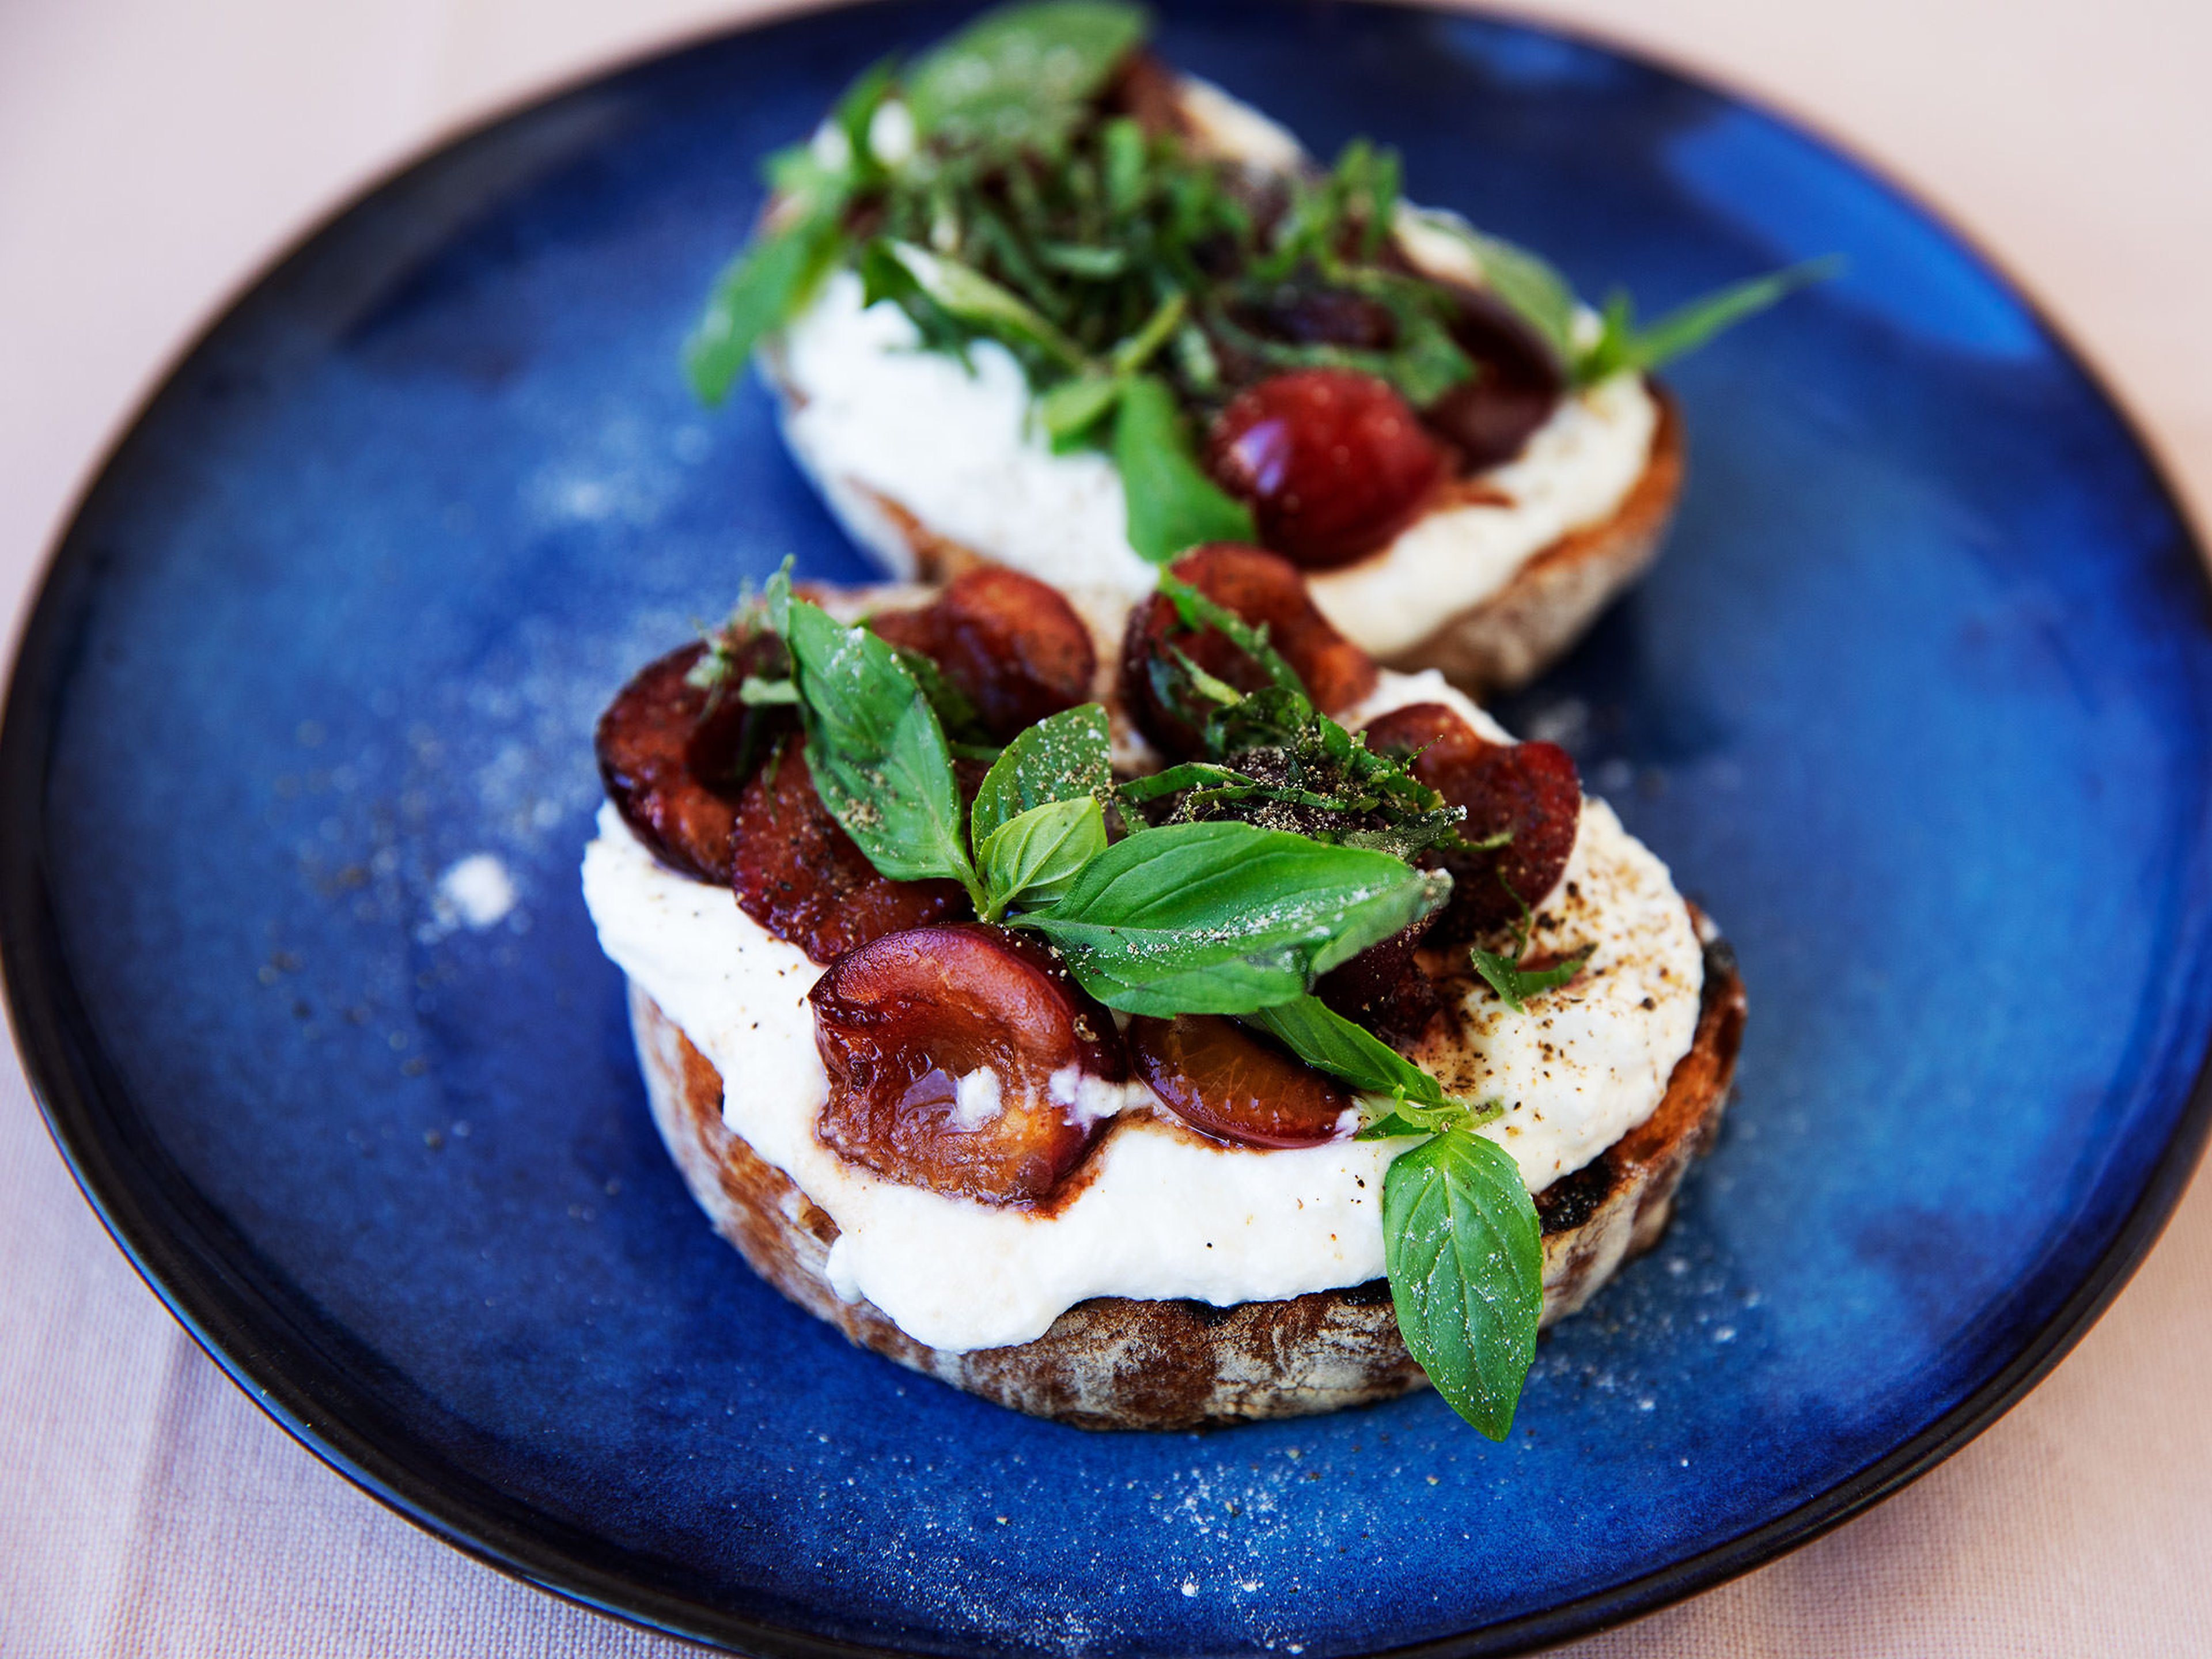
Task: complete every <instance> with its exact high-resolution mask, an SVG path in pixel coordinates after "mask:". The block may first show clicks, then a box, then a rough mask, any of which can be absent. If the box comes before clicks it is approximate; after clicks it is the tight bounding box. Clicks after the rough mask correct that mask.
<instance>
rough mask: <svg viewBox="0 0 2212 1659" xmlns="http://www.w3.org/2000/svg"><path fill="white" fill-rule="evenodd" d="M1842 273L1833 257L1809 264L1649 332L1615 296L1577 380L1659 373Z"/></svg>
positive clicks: (1697, 303) (1733, 288)
mask: <svg viewBox="0 0 2212 1659" xmlns="http://www.w3.org/2000/svg"><path fill="white" fill-rule="evenodd" d="M1842 269H1843V261H1842V259H1840V258H1837V257H1835V256H1830V257H1829V258H1824V259H1808V260H1807V261H1805V263H1803V264H1796V265H1791V266H1790V267H1788V268H1787V269H1786V270H1776V271H1770V272H1769V273H1768V274H1767V275H1765V276H1754V277H1752V278H1751V279H1750V280H1749V281H1747V282H1741V283H1731V284H1730V285H1729V287H1727V288H1724V289H1719V290H1718V291H1717V292H1715V293H1712V294H1708V295H1705V296H1704V297H1703V298H1702V299H1697V300H1692V301H1690V302H1689V304H1687V305H1686V306H1681V307H1677V308H1676V309H1675V310H1673V311H1670V312H1668V313H1667V314H1666V315H1665V316H1664V317H1662V318H1661V319H1659V320H1658V321H1657V322H1656V323H1653V324H1652V325H1650V327H1648V328H1638V327H1637V326H1636V323H1635V313H1634V312H1633V310H1632V308H1631V307H1630V305H1629V302H1628V301H1627V298H1626V296H1625V295H1616V296H1614V298H1613V300H1612V301H1610V302H1609V303H1608V304H1607V307H1606V314H1605V329H1604V331H1603V332H1602V333H1601V335H1600V336H1599V337H1598V340H1597V343H1595V345H1593V346H1592V347H1591V348H1590V349H1589V350H1588V351H1587V352H1585V353H1583V356H1582V359H1581V361H1580V362H1577V363H1576V365H1575V379H1576V380H1577V382H1578V383H1580V384H1582V385H1584V386H1587V385H1589V384H1591V383H1592V382H1594V381H1597V380H1604V379H1605V378H1607V376H1608V375H1612V374H1620V373H1622V372H1624V371H1628V370H1634V371H1636V372H1638V373H1641V372H1643V371H1644V370H1648V369H1654V368H1660V367H1661V366H1662V365H1663V364H1666V363H1668V362H1673V361H1674V359H1675V358H1677V357H1680V356H1684V355H1685V354H1686V353H1688V352H1692V351H1694V350H1696V349H1698V348H1699V346H1701V345H1703V344H1705V342H1706V341H1708V340H1710V339H1711V338H1712V337H1713V336H1715V335H1716V334H1718V333H1719V332H1720V331H1722V330H1723V329H1724V328H1729V327H1731V326H1733V325H1735V324H1737V323H1740V322H1741V321H1743V320H1744V319H1746V318H1747V317H1755V316H1757V315H1758V314H1759V313H1760V312H1762V311H1765V309H1766V308H1767V307H1770V306H1771V305H1773V304H1775V303H1776V302H1777V301H1781V300H1784V299H1786V298H1787V297H1788V296H1789V295H1792V294H1795V293H1796V291H1797V290H1798V289H1801V288H1806V287H1808V286H1810V285H1811V284H1813V283H1820V282H1826V280H1827V279H1828V278H1829V277H1831V276H1835V275H1836V274H1837V273H1838V271H1840V270H1842Z"/></svg>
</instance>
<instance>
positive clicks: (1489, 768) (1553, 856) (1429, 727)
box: [1367, 702, 1583, 945]
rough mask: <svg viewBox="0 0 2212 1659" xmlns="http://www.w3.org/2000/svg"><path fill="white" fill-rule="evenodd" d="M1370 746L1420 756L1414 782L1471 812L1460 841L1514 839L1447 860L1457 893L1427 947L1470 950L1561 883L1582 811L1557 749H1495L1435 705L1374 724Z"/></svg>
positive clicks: (1571, 768)
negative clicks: (1505, 834) (1503, 834)
mask: <svg viewBox="0 0 2212 1659" xmlns="http://www.w3.org/2000/svg"><path fill="white" fill-rule="evenodd" d="M1367 746H1368V747H1369V748H1370V749H1373V750H1377V751H1379V752H1389V751H1392V750H1396V751H1399V752H1406V751H1410V750H1419V751H1420V754H1419V758H1418V759H1416V760H1415V761H1414V762H1413V775H1414V776H1415V777H1417V778H1419V780H1420V781H1422V782H1423V783H1425V784H1427V785H1428V786H1429V787H1430V788H1431V789H1433V790H1435V791H1436V792H1437V793H1438V794H1440V795H1442V796H1443V798H1444V799H1445V800H1447V801H1449V803H1450V804H1451V805H1454V806H1463V807H1465V808H1466V809H1467V820H1466V822H1465V823H1462V824H1461V825H1460V831H1459V832H1460V836H1461V837H1462V839H1463V840H1467V841H1481V840H1483V839H1485V838H1486V837H1488V836H1493V835H1496V834H1498V832H1499V831H1501V830H1507V831H1510V832H1511V834H1512V840H1511V841H1510V842H1507V843H1506V844H1505V845H1504V846H1502V847H1498V848H1492V850H1490V851H1488V852H1484V853H1447V854H1443V855H1442V858H1441V862H1442V864H1443V867H1444V868H1445V869H1447V870H1449V871H1450V872H1451V873H1452V896H1451V902H1450V903H1449V904H1448V905H1447V906H1446V907H1445V908H1444V912H1443V915H1442V917H1440V918H1439V919H1438V921H1437V925H1436V927H1435V929H1434V931H1432V932H1431V934H1430V936H1429V937H1430V939H1431V942H1432V943H1439V944H1451V945H1457V944H1464V943H1465V942H1466V941H1468V939H1474V938H1475V937H1477V936H1479V935H1480V934H1483V933H1488V932H1490V931H1491V930H1492V929H1493V928H1497V927H1504V926H1505V925H1506V924H1507V923H1510V922H1511V921H1515V920H1516V919H1517V918H1518V917H1519V915H1520V914H1521V906H1520V903H1519V902H1516V895H1518V896H1519V899H1520V901H1522V902H1527V903H1528V904H1529V905H1531V906H1534V905H1536V904H1540V903H1541V902H1543V900H1544V899H1545V897H1546V896H1547V895H1548V894H1549V893H1550V892H1551V890H1552V889H1553V888H1554V887H1556V886H1558V885H1559V877H1560V875H1561V874H1562V873H1563V872H1565V869H1566V867H1567V855H1568V854H1570V853H1571V852H1573V851H1574V846H1575V831H1576V829H1577V826H1579V824H1580V823H1581V822H1582V811H1583V790H1582V782H1581V780H1580V779H1579V778H1578V777H1577V775H1576V773H1575V763H1574V759H1573V757H1571V756H1570V755H1569V754H1568V753H1567V751H1566V750H1564V749H1562V748H1560V747H1559V745H1558V744H1551V743H1492V742H1490V741H1489V740H1488V739H1486V738H1484V737H1482V736H1481V735H1480V733H1478V732H1476V731H1475V730H1474V727H1473V726H1469V725H1468V723H1467V721H1466V720H1462V719H1461V718H1460V716H1459V715H1458V714H1456V713H1455V711H1453V710H1452V709H1450V708H1446V707H1445V706H1444V705H1443V704H1442V703H1436V702H1417V703H1413V704H1411V705H1409V706H1408V707H1407V708H1397V709H1393V710H1392V711H1391V712H1390V713H1389V714H1384V715H1383V716H1381V717H1380V718H1379V719H1377V720H1373V721H1371V722H1370V723H1369V725H1368V726H1367ZM1509 889H1510V890H1509Z"/></svg>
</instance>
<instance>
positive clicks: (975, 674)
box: [868, 565, 1098, 743]
mask: <svg viewBox="0 0 2212 1659" xmlns="http://www.w3.org/2000/svg"><path fill="white" fill-rule="evenodd" d="M868 626H869V627H870V628H871V629H874V630H875V632H876V634H877V635H878V636H879V637H881V638H883V639H886V640H888V641H890V642H891V643H892V644H893V645H902V646H904V647H907V648H908V650H912V651H919V652H921V654H922V655H923V656H925V657H927V658H928V659H930V660H931V661H933V662H934V663H935V664H936V665H938V667H939V668H940V669H942V670H943V671H944V672H945V678H947V679H949V680H951V682H952V683H953V684H955V685H957V686H958V687H959V688H960V689H961V690H963V691H964V692H966V693H967V694H968V698H969V702H973V703H974V704H975V712H976V713H977V714H979V715H980V716H981V719H982V722H983V725H984V727H985V729H986V730H987V731H988V732H990V734H991V736H992V737H993V738H994V739H995V740H996V741H998V742H1000V743H1005V742H1007V741H1009V740H1010V739H1012V737H1013V736H1014V734H1015V733H1016V732H1019V731H1021V730H1022V729H1023V727H1024V726H1034V725H1036V723H1037V722H1038V721H1039V720H1042V719H1044V717H1045V716H1046V715H1048V714H1058V713H1060V710H1061V709H1063V708H1074V707H1075V705H1076V704H1078V703H1079V702H1088V701H1090V698H1091V681H1092V680H1093V678H1095V677H1096V676H1097V671H1098V653H1097V647H1095V646H1093V645H1092V644H1091V630H1090V629H1088V628H1086V627H1085V626H1084V623H1083V619H1082V618H1081V617H1079V616H1077V615H1076V614H1075V610H1074V607H1073V606H1072V605H1069V604H1068V602H1067V600H1066V599H1065V598H1064V597H1062V596H1061V594H1060V590H1059V589H1057V588H1055V587H1051V586H1048V585H1046V584H1045V583H1043V582H1041V581H1038V580H1036V578H1035V577H1032V576H1024V575H1022V574H1019V573H1018V572H1017V571H1012V570H1006V569H1002V568H1000V567H998V566H996V565H987V566H985V567H984V568H981V569H979V570H971V571H969V573H968V574H966V575H964V576H962V577H960V578H958V579H957V580H955V581H954V582H953V583H952V584H951V586H948V587H947V588H946V589H945V591H944V592H942V593H940V594H939V595H938V596H937V598H936V599H934V600H933V601H932V602H931V603H930V604H928V605H924V606H922V607H921V608H920V609H919V610H915V611H883V612H880V613H878V615H876V616H873V617H870V618H869V619H868Z"/></svg>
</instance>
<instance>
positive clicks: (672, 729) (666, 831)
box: [593, 643, 737, 882]
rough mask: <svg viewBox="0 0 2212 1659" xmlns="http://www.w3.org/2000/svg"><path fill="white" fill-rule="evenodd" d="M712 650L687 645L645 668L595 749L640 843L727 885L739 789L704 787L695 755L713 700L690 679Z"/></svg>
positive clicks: (609, 717) (617, 703)
mask: <svg viewBox="0 0 2212 1659" xmlns="http://www.w3.org/2000/svg"><path fill="white" fill-rule="evenodd" d="M706 648H707V647H705V646H704V645H703V644H697V643H694V644H691V645H687V646H684V647H683V648H682V649H680V650H676V651H671V652H670V653H668V654H667V655H666V656H665V657H661V658H659V659H656V660H654V661H653V662H650V663H647V665H645V667H643V668H642V669H641V670H639V671H638V672H637V674H636V675H635V677H634V678H632V679H631V680H630V682H629V684H627V685H625V686H623V689H622V690H620V691H618V692H617V693H616V694H615V700H614V701H613V702H611V703H609V704H608V705H607V710H606V712H605V714H601V715H600V716H599V730H598V732H596V733H595V734H594V738H593V747H594V748H595V749H596V750H597V751H598V753H599V779H600V781H601V782H602V783H604V784H605V786H606V791H607V799H610V800H611V801H613V802H614V804H615V806H616V809H617V811H620V812H621V813H622V815H623V822H624V823H627V824H629V827H630V829H632V830H633V831H635V834H636V836H637V838H638V839H639V840H640V841H641V842H644V843H645V844H646V845H647V847H649V848H652V849H653V853H654V854H655V855H656V856H657V857H658V858H659V860H661V862H662V863H664V864H666V865H669V866H672V867H673V868H675V869H678V870H681V871H682V872H684V874H686V875H689V876H696V877H698V878H700V879H701V880H702V881H714V882H726V881H727V880H729V878H730V817H731V813H732V808H733V805H734V802H735V800H736V798H737V790H736V788H735V787H734V786H732V785H730V784H728V783H727V782H726V781H722V787H719V788H714V787H708V785H707V784H705V783H703V782H702V781H700V780H699V778H698V777H697V776H696V775H694V773H693V771H692V769H691V767H690V763H689V756H688V751H689V750H690V747H691V743H692V738H693V735H694V732H695V731H696V728H697V727H698V726H699V717H700V716H701V715H702V714H704V713H705V712H706V709H707V702H708V696H707V693H706V692H705V691H704V690H702V689H701V688H699V687H697V686H695V685H693V684H691V683H690V678H688V677H689V676H690V672H691V670H692V668H693V667H694V666H695V665H696V664H697V663H698V660H699V659H700V657H701V656H702V655H703V654H704V653H705V652H706Z"/></svg>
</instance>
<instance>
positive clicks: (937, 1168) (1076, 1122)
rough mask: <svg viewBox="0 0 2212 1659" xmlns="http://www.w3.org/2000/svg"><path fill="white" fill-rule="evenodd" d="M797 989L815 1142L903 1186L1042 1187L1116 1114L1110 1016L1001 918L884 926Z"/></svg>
mask: <svg viewBox="0 0 2212 1659" xmlns="http://www.w3.org/2000/svg"><path fill="white" fill-rule="evenodd" d="M807 1000H809V1001H810V1002H811V1003H812V1004H813V1005H814V1042H815V1046H816V1047H817V1048H819V1049H820V1050H821V1053H822V1063H823V1066H824V1067H825V1068H826V1069H827V1070H828V1072H829V1101H828V1103H826V1104H825V1105H824V1106H823V1109H822V1115H821V1117H820V1118H819V1119H818V1120H817V1124H816V1127H817V1133H819V1134H820V1136H821V1139H822V1140H823V1144H824V1145H826V1146H829V1147H830V1148H831V1149H832V1150H833V1151H835V1152H840V1153H842V1155H843V1156H845V1157H846V1158H850V1159H852V1160H853V1161H854V1163H857V1164H865V1165H866V1166H867V1167H868V1168H869V1169H872V1170H876V1171H878V1173H880V1174H882V1175H884V1176H889V1177H890V1179H891V1180H893V1181H896V1182H902V1183H904V1184H906V1185H908V1186H913V1187H927V1188H930V1189H931V1190H932V1191H934V1192H940V1193H955V1194H960V1195H962V1196H963V1197H968V1198H976V1199H982V1200H986V1201H987V1202H990V1203H997V1204H1010V1203H1017V1202H1020V1201H1022V1200H1030V1199H1039V1198H1044V1197H1047V1196H1048V1195H1049V1194H1051V1192H1052V1190H1053V1188H1055V1187H1056V1186H1058V1185H1059V1184H1060V1182H1061V1180H1062V1179H1064V1178H1065V1177H1066V1175H1067V1174H1068V1172H1069V1171H1070V1170H1073V1169H1074V1168H1075V1166H1076V1165H1077V1164H1079V1163H1080V1162H1082V1160H1083V1155H1084V1154H1085V1152H1088V1151H1089V1150H1090V1149H1091V1143H1092V1142H1093V1141H1095V1140H1096V1139H1097V1138H1098V1136H1099V1134H1100V1133H1102V1132H1103V1128H1104V1126H1105V1120H1106V1117H1107V1116H1109V1115H1111V1114H1112V1113H1113V1112H1114V1111H1115V1110H1118V1109H1119V1107H1120V1098H1119V1092H1118V1089H1117V1088H1116V1087H1115V1085H1120V1084H1121V1082H1122V1081H1123V1080H1124V1079H1127V1076H1128V1066H1127V1060H1126V1059H1125V1057H1124V1056H1123V1054H1122V1050H1121V1039H1120V1037H1119V1036H1118V1035H1117V1034H1116V1033H1115V1029H1114V1019H1113V1016H1112V1015H1110V1014H1109V1013H1108V1012H1106V1010H1105V1009H1103V1007H1101V1006H1099V1005H1098V1004H1097V1003H1096V1002H1094V1001H1093V1000H1091V998H1090V997H1089V996H1088V995H1087V994H1085V992H1084V990H1083V988H1082V987H1080V986H1079V985H1078V984H1077V983H1076V982H1075V981H1074V980H1073V977H1071V976H1070V975H1069V974H1068V971H1067V969H1066V968H1065V967H1064V966H1063V965H1062V964H1061V963H1060V958H1059V957H1057V956H1055V955H1054V953H1053V952H1052V951H1051V950H1049V949H1048V947H1046V946H1045V945H1041V944H1039V943H1037V942H1036V941H1035V940H1033V939H1026V938H1024V937H1023V936H1022V935H1021V934H1019V933H1013V932H1012V931H1011V930H1009V929H1007V928H1004V927H989V926H987V925H985V924H984V923H982V922H977V921H971V922H963V923H960V924H957V925H955V926H951V927H914V928H908V930H906V931H905V932H903V933H887V934H885V935H884V936H883V937H882V938H881V939H876V940H874V941H872V943H870V944H867V945H862V946H861V947H860V949H859V950H857V951H849V952H848V953H847V954H846V955H844V956H842V957H838V958H837V960H836V962H834V963H830V964H829V970H828V971H827V972H826V973H824V974H823V975H822V977H821V979H820V980H818V981H816V983H815V987H814V988H813V990H812V991H811V992H809V993H808V994H807ZM1102 1095H1103V1096H1104V1099H1103V1102H1102V1101H1101V1098H1100V1097H1101V1096H1102ZM1102 1105H1103V1110H1102V1109H1101V1108H1102ZM948 1271H957V1264H948Z"/></svg>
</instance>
